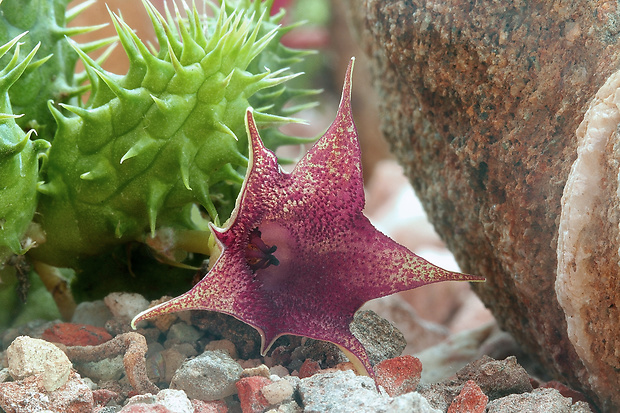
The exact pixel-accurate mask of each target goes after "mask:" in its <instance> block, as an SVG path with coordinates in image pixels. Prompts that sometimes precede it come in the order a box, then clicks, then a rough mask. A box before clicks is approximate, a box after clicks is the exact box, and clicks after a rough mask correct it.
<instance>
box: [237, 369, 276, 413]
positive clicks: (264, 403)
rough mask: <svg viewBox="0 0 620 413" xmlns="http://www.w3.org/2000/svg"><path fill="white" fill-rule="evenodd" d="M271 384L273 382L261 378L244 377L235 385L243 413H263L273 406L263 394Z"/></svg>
mask: <svg viewBox="0 0 620 413" xmlns="http://www.w3.org/2000/svg"><path fill="white" fill-rule="evenodd" d="M271 383H272V381H271V380H269V379H268V378H266V377H261V376H252V377H244V378H241V379H239V381H237V383H236V384H235V385H236V386H237V393H238V395H239V402H240V403H241V410H242V411H243V413H261V412H264V411H265V409H266V408H267V407H269V405H270V404H272V403H270V402H269V400H267V398H266V397H265V396H264V395H263V394H262V389H264V388H265V387H266V386H268V385H269V384H271Z"/></svg>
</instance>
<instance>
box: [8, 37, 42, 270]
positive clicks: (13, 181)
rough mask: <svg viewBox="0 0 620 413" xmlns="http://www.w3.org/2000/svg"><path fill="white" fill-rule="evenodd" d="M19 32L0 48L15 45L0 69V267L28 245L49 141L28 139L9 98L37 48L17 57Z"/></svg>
mask: <svg viewBox="0 0 620 413" xmlns="http://www.w3.org/2000/svg"><path fill="white" fill-rule="evenodd" d="M25 34H26V33H22V34H20V35H18V36H16V37H15V38H13V40H11V41H9V42H8V43H6V44H5V45H3V46H1V47H0V57H1V56H4V55H6V53H7V52H8V51H9V50H10V49H11V48H13V47H14V46H15V51H14V53H13V55H12V57H11V59H10V60H9V61H8V63H7V64H6V66H5V67H4V69H3V70H2V71H0V268H1V267H2V266H3V265H4V264H5V262H6V260H7V259H8V258H9V256H11V255H12V254H23V253H24V252H26V250H27V249H28V247H29V246H30V244H29V243H28V242H27V241H26V240H25V239H24V234H25V233H26V230H27V228H28V226H29V224H30V222H31V220H32V217H33V215H34V213H35V209H36V206H37V190H36V189H37V182H38V180H39V162H38V158H39V156H43V154H44V152H45V150H46V149H47V148H48V147H49V144H48V143H47V142H45V141H42V140H36V141H33V140H31V139H30V135H31V133H32V131H31V132H28V133H25V132H24V131H23V130H22V129H21V128H20V127H19V126H18V125H17V123H16V122H15V120H16V119H17V118H19V116H18V115H14V114H13V110H12V108H11V102H10V100H9V94H8V92H9V88H10V87H11V86H12V85H14V84H15V82H16V81H17V79H19V77H20V76H21V75H22V74H23V73H24V71H25V70H26V68H27V67H28V65H29V64H30V63H31V61H32V59H33V58H34V55H35V54H36V53H37V50H38V48H39V46H38V45H36V46H35V47H34V48H33V49H32V50H31V51H30V52H29V53H28V54H27V55H26V57H25V58H24V59H20V43H19V41H20V39H21V38H22V37H23V36H24V35H25Z"/></svg>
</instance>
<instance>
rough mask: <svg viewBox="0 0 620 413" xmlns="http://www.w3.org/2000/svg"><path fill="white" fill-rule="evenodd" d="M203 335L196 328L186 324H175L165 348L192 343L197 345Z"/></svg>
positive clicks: (170, 330)
mask: <svg viewBox="0 0 620 413" xmlns="http://www.w3.org/2000/svg"><path fill="white" fill-rule="evenodd" d="M202 335H203V333H202V332H201V331H199V330H198V329H197V328H196V327H192V326H190V325H188V324H186V323H184V322H179V323H174V324H173V325H172V326H170V329H169V330H168V335H167V338H166V342H165V343H164V347H166V348H170V347H172V346H173V345H174V344H179V343H190V344H195V343H196V342H197V341H198V340H200V337H202Z"/></svg>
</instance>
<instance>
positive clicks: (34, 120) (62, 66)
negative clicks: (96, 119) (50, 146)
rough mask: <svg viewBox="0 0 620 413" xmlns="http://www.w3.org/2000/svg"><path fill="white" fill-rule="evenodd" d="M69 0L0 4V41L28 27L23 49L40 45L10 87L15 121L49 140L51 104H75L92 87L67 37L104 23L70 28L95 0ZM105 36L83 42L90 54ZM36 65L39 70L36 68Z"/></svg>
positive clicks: (9, 0)
mask: <svg viewBox="0 0 620 413" xmlns="http://www.w3.org/2000/svg"><path fill="white" fill-rule="evenodd" d="M70 1H71V0H3V1H1V2H0V42H6V41H8V40H10V39H12V38H14V37H15V36H17V35H19V34H21V33H23V32H25V31H28V32H29V35H28V36H26V37H25V38H24V39H23V41H24V50H32V49H33V48H34V46H35V45H36V44H39V45H40V48H39V52H38V56H42V57H41V58H40V59H39V60H38V61H36V62H32V63H31V64H30V66H29V67H28V68H27V69H26V71H25V73H24V74H23V75H22V76H21V78H20V79H19V80H18V81H17V82H16V83H15V85H14V86H13V87H12V88H11V90H10V91H9V96H10V98H11V104H12V106H13V110H15V112H16V113H20V114H23V116H22V117H20V118H19V119H17V124H18V125H19V126H20V127H21V128H22V129H24V130H26V131H27V130H30V129H35V130H36V132H37V134H38V136H39V137H40V138H44V139H46V140H51V139H52V137H53V136H54V132H55V130H56V122H55V121H54V118H53V116H52V114H51V112H50V111H49V109H48V107H47V101H48V100H52V101H53V102H55V103H62V102H64V103H69V102H73V103H75V102H77V99H78V97H79V95H81V94H82V93H83V92H84V91H85V90H87V89H88V86H85V87H84V86H80V85H79V82H78V77H79V76H76V74H75V66H76V62H77V61H78V54H77V53H76V52H75V50H74V49H73V47H71V46H70V45H69V43H68V42H67V41H66V39H65V37H66V36H73V35H77V34H81V33H87V32H91V31H95V30H98V29H99V28H100V27H102V26H104V25H100V26H88V27H67V26H66V25H67V24H68V23H69V22H70V21H71V20H72V19H74V18H75V17H76V16H78V15H79V14H80V13H81V12H82V11H84V10H85V9H87V8H88V6H90V5H91V4H93V3H94V2H95V1H96V0H88V1H85V2H84V3H81V4H79V5H77V6H75V7H73V8H71V9H69V10H67V5H68V4H69V2H70ZM113 41H114V39H101V40H99V41H95V42H92V43H89V44H82V45H80V48H81V50H83V51H84V52H86V53H89V52H91V51H93V50H95V49H98V48H99V47H102V46H104V45H106V44H109V43H111V42H113ZM35 69H36V70H35Z"/></svg>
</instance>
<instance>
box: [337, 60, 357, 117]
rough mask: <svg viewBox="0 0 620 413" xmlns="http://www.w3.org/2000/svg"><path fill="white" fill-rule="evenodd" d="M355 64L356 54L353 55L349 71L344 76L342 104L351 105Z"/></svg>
mask: <svg viewBox="0 0 620 413" xmlns="http://www.w3.org/2000/svg"><path fill="white" fill-rule="evenodd" d="M354 66H355V56H354V57H351V60H350V61H349V66H347V73H346V74H345V76H344V84H343V85H342V97H341V99H340V106H341V107H342V105H343V104H348V105H349V106H350V105H351V87H352V83H353V67H354Z"/></svg>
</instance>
